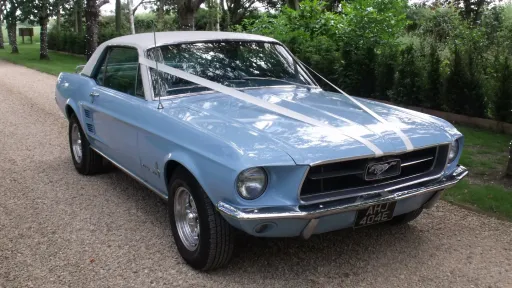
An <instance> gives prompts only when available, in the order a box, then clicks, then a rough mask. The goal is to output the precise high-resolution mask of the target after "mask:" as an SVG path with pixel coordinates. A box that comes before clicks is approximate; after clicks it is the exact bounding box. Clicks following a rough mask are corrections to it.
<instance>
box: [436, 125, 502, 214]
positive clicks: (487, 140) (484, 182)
mask: <svg viewBox="0 0 512 288" xmlns="http://www.w3.org/2000/svg"><path fill="white" fill-rule="evenodd" d="M457 128H458V129H459V131H460V132H461V133H462V134H464V137H465V147H464V149H463V152H462V157H461V160H460V164H461V165H463V166H465V167H467V168H468V169H469V176H468V177H467V178H468V179H466V180H463V181H462V182H460V183H458V184H457V185H456V186H455V187H453V188H451V189H449V190H448V191H447V193H445V196H444V199H445V200H447V201H450V202H455V203H458V204H463V205H470V206H473V207H476V208H478V209H481V210H483V211H486V212H491V213H495V214H497V215H500V216H503V217H504V218H507V219H510V220H512V187H511V185H510V184H509V183H510V181H509V183H507V181H505V180H504V179H503V173H504V171H505V168H506V165H507V162H508V147H509V143H510V141H511V140H512V135H506V134H500V133H494V132H491V131H486V130H482V129H475V128H468V127H464V126H458V127H457ZM490 183H492V184H490Z"/></svg>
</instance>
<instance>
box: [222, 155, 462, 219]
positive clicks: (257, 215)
mask: <svg viewBox="0 0 512 288" xmlns="http://www.w3.org/2000/svg"><path fill="white" fill-rule="evenodd" d="M467 174H468V170H467V169H466V168H465V167H463V166H460V165H459V166H458V167H457V168H456V169H455V170H454V171H453V173H452V174H450V175H446V176H444V177H443V178H441V179H439V180H437V181H435V182H431V183H429V184H427V185H425V186H423V187H419V188H414V189H411V190H406V191H400V192H397V193H394V194H389V193H387V192H382V193H380V194H381V196H380V197H376V198H372V199H368V200H360V201H358V202H355V203H350V204H346V203H345V204H343V203H341V204H340V203H339V202H336V201H335V202H332V203H320V204H313V205H307V206H277V207H259V208H245V209H240V208H236V207H234V206H232V205H230V204H228V203H225V202H222V201H219V202H218V203H217V210H218V211H220V213H222V214H223V215H225V216H227V217H232V218H234V219H236V220H272V219H290V218H292V219H308V220H312V221H310V224H311V222H316V221H315V220H316V219H318V218H320V217H324V216H328V215H333V214H338V213H343V212H347V211H353V210H358V209H362V208H366V207H369V206H372V205H375V204H381V203H386V202H392V201H398V200H402V199H405V198H409V197H414V196H417V195H420V194H423V193H428V192H435V191H442V190H445V189H446V188H450V187H452V186H454V185H455V184H457V182H459V181H460V180H461V179H462V178H464V177H465V176H466V175H467ZM440 196H441V195H440V193H436V194H435V195H434V196H433V197H432V199H430V200H429V201H428V202H427V203H426V204H425V205H424V206H427V208H429V207H432V206H433V205H434V204H435V202H437V200H439V198H440ZM308 226H309V224H308ZM306 228H307V227H306Z"/></svg>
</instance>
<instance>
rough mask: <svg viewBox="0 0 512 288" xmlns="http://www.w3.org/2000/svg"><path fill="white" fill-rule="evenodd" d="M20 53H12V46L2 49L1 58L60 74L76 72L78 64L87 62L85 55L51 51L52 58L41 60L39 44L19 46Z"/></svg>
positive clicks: (0, 51)
mask: <svg viewBox="0 0 512 288" xmlns="http://www.w3.org/2000/svg"><path fill="white" fill-rule="evenodd" d="M18 48H19V50H20V53H19V54H11V47H10V46H6V47H5V49H4V50H0V59H1V60H5V61H9V62H12V63H15V64H20V65H23V66H26V67H29V68H32V69H35V70H38V71H41V72H45V73H49V74H53V75H59V73H60V72H74V71H75V68H76V66H78V65H82V64H85V63H86V60H85V56H84V57H80V56H74V55H66V54H61V53H56V52H50V53H49V55H50V60H39V45H38V44H33V45H30V44H26V45H19V46H18Z"/></svg>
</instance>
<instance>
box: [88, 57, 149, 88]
mask: <svg viewBox="0 0 512 288" xmlns="http://www.w3.org/2000/svg"><path fill="white" fill-rule="evenodd" d="M96 81H97V82H98V84H99V85H102V86H104V87H108V88H110V89H113V90H116V91H119V92H123V93H126V94H129V95H132V96H136V97H141V98H144V87H143V86H142V78H141V73H140V65H139V55H138V53H137V49H135V48H127V47H114V48H111V49H110V51H109V52H108V55H107V57H106V58H105V62H104V64H103V65H102V67H101V68H100V69H99V71H98V75H97V76H96Z"/></svg>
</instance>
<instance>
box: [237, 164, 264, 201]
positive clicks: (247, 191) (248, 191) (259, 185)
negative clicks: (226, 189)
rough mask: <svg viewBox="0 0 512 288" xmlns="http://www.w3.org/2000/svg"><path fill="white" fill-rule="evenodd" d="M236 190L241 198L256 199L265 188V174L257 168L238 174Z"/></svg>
mask: <svg viewBox="0 0 512 288" xmlns="http://www.w3.org/2000/svg"><path fill="white" fill-rule="evenodd" d="M236 188H237V190H238V194H240V196H241V197H242V198H244V199H248V200H253V199H256V198H258V197H260V196H261V194H263V192H265V189H266V188H267V173H265V170H263V169H262V168H259V167H256V168H249V169H246V170H244V171H242V172H240V174H238V177H237V179H236Z"/></svg>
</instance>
